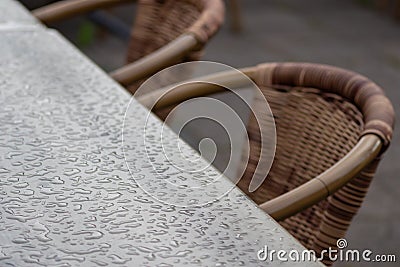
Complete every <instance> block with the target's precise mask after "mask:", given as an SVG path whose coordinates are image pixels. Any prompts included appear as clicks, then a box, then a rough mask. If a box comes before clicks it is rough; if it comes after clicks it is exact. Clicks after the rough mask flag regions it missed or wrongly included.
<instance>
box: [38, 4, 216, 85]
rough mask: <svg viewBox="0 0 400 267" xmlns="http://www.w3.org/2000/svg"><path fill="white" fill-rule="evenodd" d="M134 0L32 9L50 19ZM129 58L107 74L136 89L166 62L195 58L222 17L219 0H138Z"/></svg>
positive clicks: (53, 5)
mask: <svg viewBox="0 0 400 267" xmlns="http://www.w3.org/2000/svg"><path fill="white" fill-rule="evenodd" d="M126 2H132V0H66V1H61V2H56V3H54V4H51V5H48V6H45V7H42V8H39V9H36V10H34V11H33V14H34V15H35V16H36V17H37V18H38V19H39V20H41V21H42V22H44V23H47V24H48V23H51V22H55V21H58V20H62V19H66V18H68V17H71V16H74V15H78V14H82V13H86V12H89V11H93V10H95V9H99V8H106V7H111V6H114V5H118V4H122V3H126ZM137 5H138V7H137V15H136V18H135V22H134V25H133V28H132V31H131V38H130V43H129V49H128V55H127V62H128V64H127V65H125V66H123V67H121V68H120V69H118V70H115V71H113V72H112V73H111V74H110V75H111V76H112V77H113V78H114V79H115V80H116V81H118V82H119V83H121V84H122V85H124V86H128V88H129V90H130V91H131V92H132V93H134V92H135V91H136V89H137V87H138V85H139V84H140V81H141V80H142V79H144V78H147V77H148V76H150V75H152V74H154V73H155V72H157V71H159V70H161V69H163V68H165V67H168V66H170V65H173V64H176V63H179V62H182V61H186V60H196V59H198V58H199V56H200V55H201V51H202V48H203V47H204V45H205V44H206V43H207V41H208V40H209V39H210V38H211V37H212V36H213V35H214V34H215V33H216V32H217V30H218V29H219V27H220V26H221V24H222V22H223V19H224V5H223V2H222V0H162V1H160V0H139V1H138V3H137Z"/></svg>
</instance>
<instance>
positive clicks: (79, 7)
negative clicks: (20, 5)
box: [32, 0, 132, 23]
mask: <svg viewBox="0 0 400 267" xmlns="http://www.w3.org/2000/svg"><path fill="white" fill-rule="evenodd" d="M127 2H132V0H64V1H61V2H56V3H54V4H50V5H47V6H44V7H41V8H38V9H35V10H33V11H32V13H33V15H34V16H35V17H36V18H37V19H38V20H40V21H42V22H43V23H51V22H55V21H58V20H63V19H66V18H69V17H72V16H76V15H79V14H84V13H87V12H90V11H92V10H95V9H100V8H106V7H111V6H115V5H119V4H122V3H127Z"/></svg>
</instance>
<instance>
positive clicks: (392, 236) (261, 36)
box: [61, 0, 400, 266]
mask: <svg viewBox="0 0 400 267" xmlns="http://www.w3.org/2000/svg"><path fill="white" fill-rule="evenodd" d="M242 12H243V14H242V15H243V21H244V29H243V32H241V33H239V34H237V33H233V32H232V31H231V30H230V28H229V19H228V21H227V24H226V26H225V27H224V28H223V29H222V30H221V31H220V33H219V34H218V35H217V37H216V38H214V39H213V41H212V42H211V43H210V44H209V46H208V47H207V54H206V56H205V59H208V60H213V61H217V62H222V63H226V64H229V65H232V66H234V67H242V66H251V65H255V64H257V63H261V62H271V61H308V62H318V63H326V64H331V65H336V66H340V67H344V68H348V69H351V70H354V71H358V72H360V73H362V74H364V75H366V76H368V77H369V78H371V79H373V80H374V81H376V82H377V83H378V84H380V85H381V86H382V87H383V88H385V90H386V92H387V95H388V96H389V97H390V99H391V100H392V102H393V104H394V106H395V110H396V114H397V117H400V88H399V87H400V23H399V22H396V21H394V20H393V19H392V18H391V17H388V16H385V15H383V14H380V13H379V12H376V11H373V10H370V9H368V8H365V7H363V6H360V5H358V4H356V3H354V2H353V1H345V0H302V1H294V0H264V1H259V0H258V1H257V0H246V1H242ZM116 13H118V14H120V15H121V17H123V18H124V19H125V20H126V21H127V22H130V20H131V16H130V15H131V13H132V8H131V7H129V8H121V9H118V10H116ZM228 14H229V13H228ZM81 23H82V22H81V20H79V19H77V20H71V21H69V22H67V23H64V24H63V25H61V29H62V30H63V31H64V32H65V34H66V35H67V36H69V37H70V38H72V39H74V36H76V32H75V31H76V29H77V28H79V25H80V24H81ZM71 29H72V30H71ZM99 40H100V41H101V42H99V43H96V44H95V45H93V44H92V45H88V46H86V47H81V48H82V50H83V51H84V52H85V53H87V54H88V55H89V57H91V58H93V60H94V61H96V62H97V63H98V64H99V65H100V66H102V67H103V68H104V69H106V70H111V69H113V68H116V67H117V66H119V65H121V64H122V63H123V60H124V53H125V47H126V46H125V43H124V42H122V41H120V40H117V39H113V38H110V37H108V36H103V35H102V36H101V37H100V38H99ZM399 137H400V136H399V131H396V132H395V136H394V139H393V143H392V147H391V148H390V150H389V151H388V153H387V154H386V158H385V159H384V160H383V162H382V164H381V166H380V169H379V171H378V173H377V175H376V178H375V180H374V182H373V184H372V186H371V189H370V192H369V195H368V197H367V199H366V201H365V203H364V206H363V207H362V209H361V211H360V213H359V215H358V216H357V217H356V218H355V220H354V222H353V224H352V226H351V228H350V231H349V233H348V236H347V238H348V242H349V246H350V247H351V248H368V249H370V250H372V251H373V252H374V253H395V254H397V258H398V261H400V251H399V248H400V208H399V204H398V203H399V200H398V198H397V196H398V195H399V193H400V190H399V188H400V177H399V174H400V164H399V160H400V138H399ZM363 265H364V264H356V263H346V264H345V263H341V264H337V266H363ZM383 266H398V265H396V264H383Z"/></svg>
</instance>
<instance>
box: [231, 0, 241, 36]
mask: <svg viewBox="0 0 400 267" xmlns="http://www.w3.org/2000/svg"><path fill="white" fill-rule="evenodd" d="M239 1H240V0H229V8H230V13H231V14H230V15H231V21H232V22H231V29H232V31H234V32H241V31H242V30H243V22H242V14H241V13H242V12H241V10H240V3H239Z"/></svg>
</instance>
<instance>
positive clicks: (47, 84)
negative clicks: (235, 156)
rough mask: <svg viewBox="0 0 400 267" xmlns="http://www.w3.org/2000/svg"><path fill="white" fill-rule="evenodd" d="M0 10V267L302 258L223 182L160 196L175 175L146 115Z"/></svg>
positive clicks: (21, 14) (25, 19)
mask: <svg viewBox="0 0 400 267" xmlns="http://www.w3.org/2000/svg"><path fill="white" fill-rule="evenodd" d="M0 7H1V8H0V13H1V14H2V15H4V16H0V17H1V21H0V36H1V38H0V69H1V77H0V157H1V160H0V266H36V265H37V266H184V265H186V266H265V265H266V263H265V262H262V261H259V260H258V259H257V252H258V251H259V250H260V249H261V248H264V247H265V246H268V249H270V250H279V249H285V250H287V251H289V250H292V249H295V250H298V251H302V250H303V247H302V246H301V245H300V244H299V243H298V242H297V241H296V240H295V239H294V238H292V237H291V236H290V235H289V234H288V233H287V232H286V231H285V230H284V229H283V228H281V226H280V225H279V224H278V223H276V222H275V221H274V220H272V219H271V218H270V217H269V216H268V215H266V214H265V213H264V212H263V211H261V210H260V209H258V208H257V206H256V205H255V204H254V203H253V202H252V201H250V200H249V199H248V198H247V197H246V196H245V195H243V193H242V192H240V191H239V190H237V189H233V190H231V191H229V189H230V188H231V187H232V184H231V182H230V181H229V180H228V179H226V178H223V179H219V180H218V182H215V183H214V184H213V185H212V186H211V187H197V188H196V190H194V191H192V193H189V194H188V193H187V192H186V193H185V191H180V190H176V192H170V191H169V190H166V191H165V190H164V191H165V192H164V191H163V188H164V187H163V184H162V183H160V181H159V180H160V179H158V178H160V176H159V175H158V174H159V172H158V171H159V170H160V169H163V170H166V169H174V168H172V166H169V165H168V164H169V163H168V162H161V163H159V165H157V166H156V167H155V166H154V165H153V163H154V162H153V161H152V160H151V159H153V160H154V157H149V155H156V156H155V158H157V153H160V150H159V147H157V143H158V142H157V140H154V137H151V138H153V139H152V140H150V141H149V142H148V143H143V141H144V140H142V138H141V136H142V135H143V129H142V128H143V123H144V121H143V119H142V118H144V117H147V114H148V111H147V110H146V109H145V108H144V107H142V106H141V105H140V104H138V103H137V102H136V101H134V100H133V101H132V102H131V104H130V108H129V110H128V112H126V107H127V105H128V103H129V101H130V95H129V94H128V93H126V91H125V90H124V89H122V88H121V87H120V86H119V85H118V84H116V83H115V82H114V81H112V80H111V79H110V78H109V77H108V76H107V75H106V74H105V73H104V72H103V71H102V70H100V69H99V68H98V67H97V66H96V65H95V64H93V63H92V62H90V60H88V59H87V58H86V57H85V56H83V55H82V54H81V53H80V52H79V51H78V50H77V49H75V48H74V47H73V46H72V45H71V44H70V43H69V42H67V41H66V40H65V39H64V38H63V37H62V36H60V35H59V34H58V33H57V32H55V31H52V30H49V29H47V28H45V27H43V26H41V25H40V24H38V23H37V22H36V21H35V20H34V19H33V18H32V17H30V16H29V14H28V13H27V12H26V11H25V10H24V9H23V8H22V7H21V6H19V5H18V4H16V3H15V2H13V1H10V0H2V1H0ZM8 15H9V16H8ZM5 25H7V26H5ZM125 112H126V113H127V117H128V118H129V122H130V123H128V125H129V129H128V130H126V131H125V130H124V134H126V135H125V141H124V142H123V141H122V131H121V130H122V127H123V123H124V115H125ZM148 121H149V122H150V124H149V125H150V126H149V127H150V128H149V129H150V130H151V131H152V132H157V131H159V129H161V122H160V121H158V120H157V119H156V118H155V117H153V116H152V115H151V116H150V117H149V118H148ZM164 130H165V136H166V138H173V133H172V132H171V131H170V130H169V129H164ZM151 138H150V139H151ZM127 139H128V140H127ZM182 146H183V148H184V149H185V150H187V151H188V152H187V153H188V155H193V156H195V155H196V153H195V152H194V151H192V150H191V149H190V148H189V147H187V146H186V145H185V144H182ZM149 151H150V153H149ZM145 155H147V156H145ZM156 163H157V162H156ZM170 167H171V168H170ZM188 167H189V166H188ZM167 172H168V171H167ZM217 174H218V172H217V171H215V170H214V169H212V168H211V169H209V170H208V171H207V173H204V175H209V176H210V177H213V175H217ZM185 175H186V176H188V175H187V174H182V173H179V172H176V169H175V172H169V173H168V177H169V178H170V179H171V178H172V179H174V178H182V177H184V176H185ZM200 176H201V175H200ZM197 178H198V179H200V180H201V178H202V177H197ZM188 179H189V181H188V183H189V184H190V183H193V181H191V180H190V175H189V178H188ZM142 180H145V182H141V181H142ZM161 180H162V179H161ZM149 181H150V184H154V187H155V188H156V190H155V191H154V192H150V193H152V196H149V194H148V193H149V192H148V191H149V190H146V183H148V182H149ZM141 183H142V185H143V186H140V185H141ZM143 188H144V189H143ZM157 188H158V189H157ZM166 188H168V187H166ZM147 189H148V188H147ZM145 190H146V191H147V192H145ZM172 191H174V190H172ZM226 191H229V193H227V194H225V192H226ZM191 194H193V196H191ZM154 196H155V198H154ZM202 196H204V197H205V198H207V197H209V198H215V196H217V197H218V200H215V201H213V202H212V203H204V204H203V205H197V204H199V203H198V202H196V201H194V202H193V199H194V198H196V197H198V198H201V197H202ZM157 198H158V199H157ZM197 200H199V199H197ZM186 201H187V203H186ZM191 201H192V202H193V203H192V202H191ZM180 203H183V204H184V205H179V204H180ZM191 203H192V204H193V205H192V204H191ZM175 204H176V205H175ZM270 264H272V265H275V264H277V265H279V266H285V265H291V266H292V265H293V264H295V265H296V264H297V265H304V266H312V265H313V264H315V265H319V264H316V263H299V262H298V263H293V262H278V261H275V262H272V263H270Z"/></svg>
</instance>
